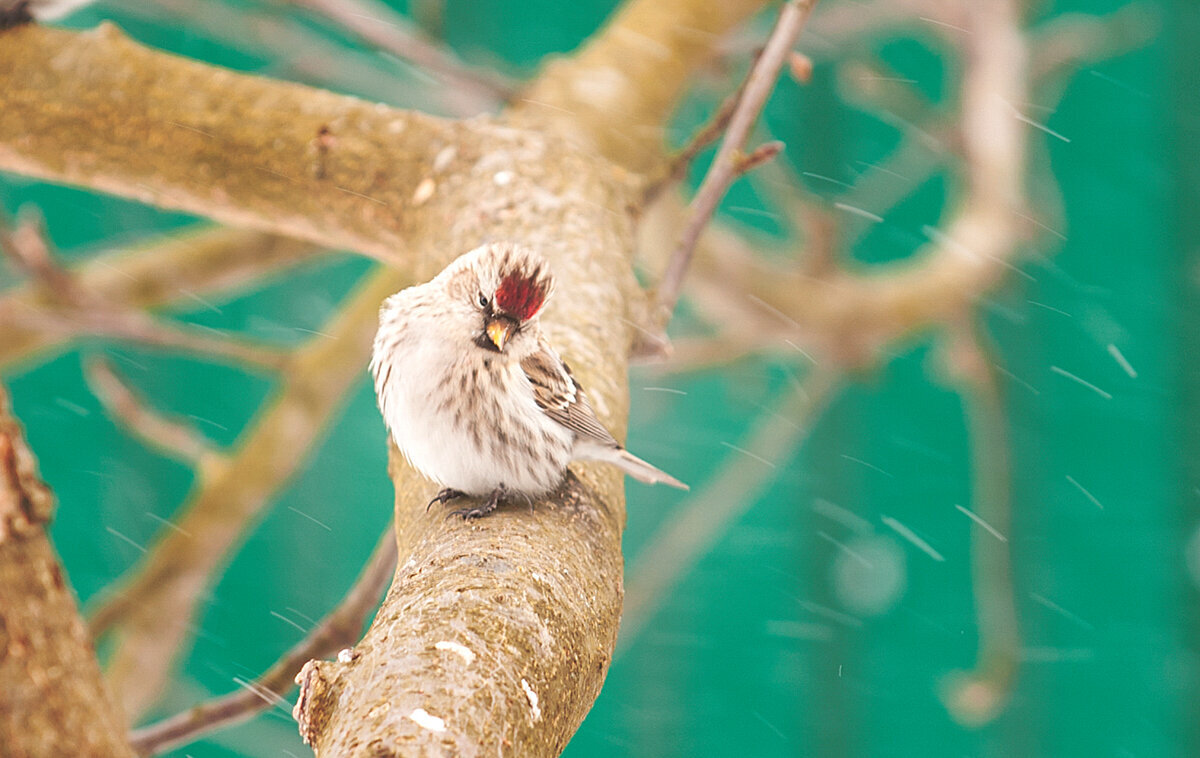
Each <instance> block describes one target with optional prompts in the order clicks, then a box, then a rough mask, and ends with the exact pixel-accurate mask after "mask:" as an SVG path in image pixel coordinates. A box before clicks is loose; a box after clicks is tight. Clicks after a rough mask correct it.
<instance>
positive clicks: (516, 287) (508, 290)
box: [496, 268, 549, 321]
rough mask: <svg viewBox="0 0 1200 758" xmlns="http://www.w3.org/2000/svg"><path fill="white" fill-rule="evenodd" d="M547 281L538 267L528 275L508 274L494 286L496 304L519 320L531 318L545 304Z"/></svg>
mask: <svg viewBox="0 0 1200 758" xmlns="http://www.w3.org/2000/svg"><path fill="white" fill-rule="evenodd" d="M548 289H549V281H548V280H547V279H546V277H545V276H543V274H542V270H541V269H540V268H538V269H536V270H535V271H534V272H533V273H532V274H530V275H528V276H522V275H520V274H509V275H508V276H506V277H504V280H503V281H501V282H500V286H499V287H497V288H496V305H497V306H498V307H499V308H500V309H501V310H503V311H504V312H506V313H509V314H511V315H512V316H515V317H516V318H518V319H520V320H521V321H526V320H528V319H531V318H533V317H534V316H536V315H537V314H538V311H540V310H541V309H542V306H543V305H545V304H546V295H547V294H549V293H548Z"/></svg>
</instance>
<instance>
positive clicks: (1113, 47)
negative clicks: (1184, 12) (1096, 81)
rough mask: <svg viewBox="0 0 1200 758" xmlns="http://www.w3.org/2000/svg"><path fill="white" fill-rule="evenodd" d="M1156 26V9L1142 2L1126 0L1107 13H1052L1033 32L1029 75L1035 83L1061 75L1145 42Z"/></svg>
mask: <svg viewBox="0 0 1200 758" xmlns="http://www.w3.org/2000/svg"><path fill="white" fill-rule="evenodd" d="M1159 26H1160V21H1159V15H1158V13H1157V12H1156V11H1155V9H1154V8H1153V7H1152V6H1150V5H1149V4H1148V3H1145V2H1134V3H1130V4H1129V5H1126V6H1125V7H1123V8H1120V9H1118V10H1116V11H1114V12H1112V13H1110V14H1108V15H1107V16H1093V15H1089V14H1084V13H1064V14H1062V15H1059V16H1056V17H1055V18H1054V19H1053V20H1051V21H1048V22H1046V23H1045V24H1042V25H1041V26H1040V27H1038V28H1037V29H1036V30H1035V31H1034V33H1033V38H1032V40H1031V42H1030V51H1031V55H1030V64H1029V75H1030V77H1031V78H1032V79H1033V80H1034V81H1035V82H1038V83H1039V84H1041V83H1045V82H1049V81H1053V80H1057V79H1064V78H1066V77H1067V76H1069V75H1070V74H1071V73H1074V72H1075V71H1076V70H1077V69H1078V68H1079V66H1081V65H1085V64H1090V63H1095V62H1097V61H1101V60H1105V59H1107V58H1113V57H1115V56H1117V55H1120V54H1122V53H1126V52H1128V51H1130V50H1134V49H1136V48H1138V47H1141V46H1142V45H1145V44H1146V43H1147V42H1149V41H1150V40H1152V39H1153V38H1154V35H1155V34H1156V33H1157V32H1158V29H1159Z"/></svg>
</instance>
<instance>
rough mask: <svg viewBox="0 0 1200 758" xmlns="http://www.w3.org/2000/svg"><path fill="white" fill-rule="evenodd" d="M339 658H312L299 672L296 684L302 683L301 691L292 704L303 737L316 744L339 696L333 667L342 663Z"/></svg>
mask: <svg viewBox="0 0 1200 758" xmlns="http://www.w3.org/2000/svg"><path fill="white" fill-rule="evenodd" d="M340 665H342V664H339V663H337V662H335V661H317V660H312V661H309V662H308V663H306V664H304V668H302V669H300V673H299V674H296V684H298V685H300V695H299V697H297V698H296V705H295V707H294V708H292V718H294V719H296V724H297V725H298V726H299V728H300V738H301V739H302V740H304V744H305V745H314V746H315V745H316V742H317V740H318V739H319V738H320V736H321V735H322V734H324V733H325V727H326V726H327V725H328V723H329V714H330V713H331V712H332V710H333V705H334V701H336V700H337V688H336V687H334V685H333V682H332V679H333V675H332V674H333V672H332V671H331V669H332V667H334V666H340Z"/></svg>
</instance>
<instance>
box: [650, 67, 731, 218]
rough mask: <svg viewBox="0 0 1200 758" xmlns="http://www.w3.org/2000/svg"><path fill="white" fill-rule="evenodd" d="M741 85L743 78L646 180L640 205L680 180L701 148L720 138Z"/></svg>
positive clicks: (652, 199)
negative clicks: (710, 114) (710, 116)
mask: <svg viewBox="0 0 1200 758" xmlns="http://www.w3.org/2000/svg"><path fill="white" fill-rule="evenodd" d="M745 88H746V81H745V80H743V81H742V83H741V84H740V85H739V86H738V88H737V89H736V90H735V91H734V92H733V93H732V94H730V95H729V96H728V97H726V98H725V99H724V100H723V101H721V105H720V107H718V108H717V112H716V113H714V114H713V116H712V118H710V119H709V120H708V122H707V123H705V124H704V126H702V127H700V129H699V131H697V132H696V133H695V134H693V135H692V136H691V138H690V139H688V141H687V143H686V144H685V145H684V146H683V147H681V148H679V150H677V151H676V152H675V153H674V154H673V155H672V156H671V157H670V158H668V159H667V164H666V167H665V168H664V169H663V170H662V173H661V174H659V175H658V176H656V177H654V178H653V179H651V180H649V181H648V182H647V183H646V191H645V194H644V195H643V196H642V197H643V200H642V203H643V205H647V204H649V203H652V202H654V200H655V198H657V197H658V196H659V195H661V194H662V191H663V190H664V189H666V188H667V187H669V186H671V185H672V184H675V183H677V182H679V181H681V180H682V179H683V177H684V175H685V174H687V170H688V167H689V166H691V165H692V161H694V160H696V156H697V155H699V154H700V153H701V152H702V151H703V150H704V148H706V147H708V146H709V145H711V144H712V143H714V142H716V141H717V140H718V139H720V137H721V133H722V132H724V131H725V128H726V127H727V126H729V119H731V118H733V112H734V110H735V109H736V108H737V105H738V103H739V102H740V101H741V98H742V92H743V91H745Z"/></svg>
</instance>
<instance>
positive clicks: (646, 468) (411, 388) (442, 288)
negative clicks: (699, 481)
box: [371, 242, 688, 519]
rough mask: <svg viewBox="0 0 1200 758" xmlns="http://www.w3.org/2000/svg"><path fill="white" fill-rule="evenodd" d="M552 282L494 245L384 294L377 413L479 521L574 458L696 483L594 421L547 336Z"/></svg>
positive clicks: (445, 497)
mask: <svg viewBox="0 0 1200 758" xmlns="http://www.w3.org/2000/svg"><path fill="white" fill-rule="evenodd" d="M553 289H554V279H553V277H552V276H551V274H550V269H549V266H548V265H547V264H546V262H545V260H544V259H542V257H541V256H539V255H538V254H536V253H534V252H533V251H532V250H529V249H527V248H524V247H521V246H519V245H515V244H511V243H504V242H494V243H490V244H486V245H483V246H482V247H478V248H476V249H474V250H472V251H470V252H469V253H465V254H464V255H462V256H460V257H459V258H458V259H457V260H455V261H454V262H453V263H451V264H450V265H449V266H447V267H446V268H445V269H444V270H443V271H442V272H441V273H440V274H438V275H437V276H436V277H434V278H433V279H432V280H430V281H429V282H426V283H425V284H421V285H417V286H415V287H409V288H408V289H404V290H401V291H400V292H397V293H396V294H395V295H392V296H391V297H389V298H388V299H387V300H385V301H384V303H383V307H382V308H381V309H380V313H379V331H378V333H377V334H376V335H375V345H374V350H373V353H372V355H371V375H372V376H373V377H374V379H375V394H376V397H377V398H378V400H379V409H380V411H381V412H382V413H383V419H384V421H385V422H386V423H387V427H388V430H389V431H390V432H391V435H392V438H393V439H394V440H395V441H396V446H397V447H399V448H400V451H401V452H402V453H404V456H405V457H406V458H407V459H408V461H409V462H410V463H411V464H412V465H413V467H415V468H416V469H417V470H418V471H420V472H421V473H422V474H424V475H425V476H426V477H428V478H429V479H432V480H434V481H435V482H437V483H438V484H440V485H442V487H443V488H444V489H442V490H441V491H440V492H439V493H438V494H437V496H436V497H434V498H433V500H431V501H430V503H429V505H430V506H432V505H433V504H434V503H446V502H449V501H451V500H454V499H456V498H459V497H464V496H470V497H477V498H482V499H483V500H482V502H481V504H480V505H478V506H476V507H470V508H464V509H462V510H456V511H453V512H452V515H458V516H462V517H463V518H466V519H474V518H479V517H480V516H483V515H485V514H487V513H490V512H491V511H493V510H495V508H496V506H497V505H499V504H500V503H501V502H502V501H504V500H505V499H506V498H508V497H509V496H512V495H521V496H524V497H526V498H536V497H539V496H541V495H545V494H547V493H549V492H551V491H553V490H554V489H556V488H557V487H558V486H559V484H561V483H562V481H563V479H564V477H565V476H566V474H567V464H568V463H570V462H571V461H573V460H597V461H607V462H609V463H612V464H614V465H615V466H617V467H618V468H620V469H622V470H623V471H625V472H626V473H627V474H629V475H630V476H632V477H634V478H635V479H638V480H640V481H643V482H646V483H648V484H655V483H658V482H662V483H664V484H669V485H671V486H672V487H678V488H680V489H687V488H688V487H687V485H685V484H684V483H683V482H680V481H679V480H678V479H675V478H674V477H672V476H670V475H669V474H667V473H665V472H663V471H660V470H659V469H657V468H655V467H654V466H651V465H650V464H649V463H646V462H645V461H643V460H642V459H640V458H638V457H636V456H634V455H632V454H631V453H629V452H628V451H627V450H625V448H623V447H622V446H621V444H620V443H618V442H617V441H616V439H614V438H613V436H612V434H611V433H609V431H608V429H606V428H605V427H604V425H603V424H602V423H601V422H600V420H599V419H597V418H596V414H595V412H594V411H593V410H592V408H591V406H590V405H589V404H588V400H587V395H585V394H584V391H583V388H582V387H580V386H579V382H578V381H576V379H575V377H574V376H572V375H571V370H570V369H569V368H568V367H567V364H566V363H564V362H563V360H562V358H559V357H558V353H556V352H555V351H554V348H552V347H551V346H550V343H549V342H547V341H546V338H545V337H544V336H542V333H541V328H540V326H539V324H538V314H540V313H541V312H542V309H543V308H544V307H545V305H546V301H547V300H548V299H549V297H550V294H551V292H552V290H553Z"/></svg>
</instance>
